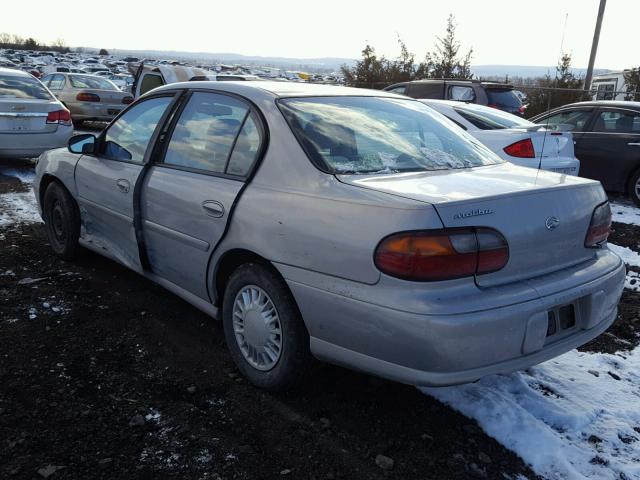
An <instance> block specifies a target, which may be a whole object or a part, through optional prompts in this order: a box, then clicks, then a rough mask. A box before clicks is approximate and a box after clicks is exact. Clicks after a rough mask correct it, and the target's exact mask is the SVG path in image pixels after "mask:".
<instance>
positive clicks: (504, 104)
mask: <svg viewBox="0 0 640 480" xmlns="http://www.w3.org/2000/svg"><path fill="white" fill-rule="evenodd" d="M487 99H488V100H489V105H495V106H496V107H500V108H508V109H514V108H515V109H517V108H520V107H521V106H522V102H521V101H520V99H519V98H518V96H517V95H516V94H515V92H514V91H513V90H512V89H497V88H487Z"/></svg>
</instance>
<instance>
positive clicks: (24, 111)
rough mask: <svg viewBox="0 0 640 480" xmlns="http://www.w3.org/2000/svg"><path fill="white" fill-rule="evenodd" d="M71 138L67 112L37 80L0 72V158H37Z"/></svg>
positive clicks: (23, 73) (71, 128)
mask: <svg viewBox="0 0 640 480" xmlns="http://www.w3.org/2000/svg"><path fill="white" fill-rule="evenodd" d="M72 134H73V125H72V123H71V116H70V114H69V110H67V109H66V108H65V107H64V106H63V105H62V103H60V102H59V101H58V100H56V99H55V97H54V96H53V95H52V94H51V92H50V91H49V90H47V88H46V87H45V86H44V85H43V84H42V83H41V82H40V80H38V79H37V78H34V77H33V76H32V75H30V74H29V73H27V72H23V71H20V70H11V69H6V68H0V157H3V158H31V157H37V156H39V155H40V154H41V153H42V152H44V151H46V150H49V149H52V148H59V147H62V146H65V145H66V144H67V142H68V140H69V138H70V137H71V135H72Z"/></svg>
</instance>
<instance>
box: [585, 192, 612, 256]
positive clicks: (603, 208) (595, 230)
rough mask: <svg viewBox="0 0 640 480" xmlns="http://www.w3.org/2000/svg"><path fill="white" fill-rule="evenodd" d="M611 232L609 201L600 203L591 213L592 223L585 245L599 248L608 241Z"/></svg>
mask: <svg viewBox="0 0 640 480" xmlns="http://www.w3.org/2000/svg"><path fill="white" fill-rule="evenodd" d="M609 233H611V207H610V205H609V202H605V203H602V204H600V205H598V206H597V207H596V208H595V209H594V210H593V214H591V223H590V224H589V230H587V236H586V238H585V240H584V246H585V247H587V248H597V247H599V246H600V245H602V244H603V243H604V242H606V241H607V239H608V238H609Z"/></svg>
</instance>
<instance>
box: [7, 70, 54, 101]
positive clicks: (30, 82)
mask: <svg viewBox="0 0 640 480" xmlns="http://www.w3.org/2000/svg"><path fill="white" fill-rule="evenodd" d="M0 98H24V99H31V100H51V95H50V94H49V92H47V89H46V88H45V87H44V85H42V83H40V81H39V80H36V79H35V78H31V77H23V76H18V75H0Z"/></svg>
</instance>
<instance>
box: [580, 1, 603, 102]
mask: <svg viewBox="0 0 640 480" xmlns="http://www.w3.org/2000/svg"><path fill="white" fill-rule="evenodd" d="M606 5H607V0H600V8H599V9H598V19H597V20H596V30H595V32H593V43H592V44H591V55H590V56H589V66H588V67H587V76H586V77H584V87H583V88H584V89H585V90H587V89H589V88H590V87H591V78H592V77H593V65H594V63H596V53H597V52H598V41H599V40H600V29H601V28H602V17H604V7H605V6H606Z"/></svg>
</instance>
